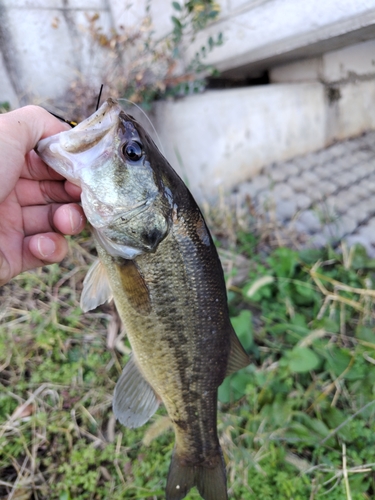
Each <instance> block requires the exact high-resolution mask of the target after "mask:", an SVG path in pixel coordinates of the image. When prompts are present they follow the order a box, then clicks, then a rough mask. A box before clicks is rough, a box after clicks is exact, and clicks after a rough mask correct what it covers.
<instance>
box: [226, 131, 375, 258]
mask: <svg viewBox="0 0 375 500" xmlns="http://www.w3.org/2000/svg"><path fill="white" fill-rule="evenodd" d="M235 196H236V197H237V200H238V199H244V198H245V197H250V199H251V200H252V202H253V203H254V205H255V207H256V208H257V210H258V211H260V212H264V213H267V212H269V211H270V210H272V211H273V213H274V214H275V217H276V219H277V221H278V224H279V225H280V226H281V227H285V228H287V227H288V228H293V229H294V230H295V231H296V232H297V234H299V235H300V236H301V237H302V241H304V242H305V244H306V245H309V246H317V247H319V246H323V245H325V244H326V243H331V244H333V245H336V244H337V243H339V241H341V240H345V241H346V242H347V244H348V246H351V245H353V244H355V243H360V244H361V245H363V246H364V247H365V248H366V250H367V252H368V254H369V255H370V256H371V257H375V131H372V132H368V133H366V134H363V135H362V136H360V137H357V138H355V139H350V140H347V141H342V142H337V143H335V144H334V145H332V146H330V147H328V148H326V149H324V150H321V151H318V152H315V153H310V154H308V155H305V156H299V157H297V158H294V159H292V160H290V161H287V162H283V163H275V164H272V165H268V166H267V167H265V168H263V170H262V172H261V173H260V174H259V175H258V176H257V177H255V178H254V179H253V180H252V181H249V182H244V183H242V184H241V185H240V186H238V189H237V190H236V194H235Z"/></svg>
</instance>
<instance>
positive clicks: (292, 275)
mask: <svg viewBox="0 0 375 500" xmlns="http://www.w3.org/2000/svg"><path fill="white" fill-rule="evenodd" d="M232 240H233V241H232V246H233V248H235V249H236V252H235V253H234V252H233V251H230V250H228V249H227V250H223V251H222V256H223V262H224V267H225V271H226V274H227V278H228V287H229V307H230V313H231V316H232V321H233V324H234V327H235V329H236V331H237V333H238V335H239V336H240V338H241V340H242V342H243V344H244V346H245V347H246V348H247V350H248V352H249V353H250V354H251V356H252V359H253V364H252V365H250V366H249V367H248V368H246V369H244V370H241V372H238V373H236V374H234V375H232V376H231V377H229V378H228V379H227V380H226V381H225V382H224V384H223V385H222V387H221V388H220V392H219V399H220V402H219V434H220V440H221V443H222V446H223V450H224V454H225V459H226V461H227V464H228V483H229V488H230V490H229V491H230V498H233V499H238V500H258V499H262V500H271V499H277V500H283V499H285V500H286V499H288V500H291V499H293V500H313V499H320V498H321V499H325V498H327V499H329V500H344V499H352V500H363V499H370V498H373V497H374V496H375V432H374V429H375V401H374V400H375V398H374V393H375V389H374V388H375V366H374V364H375V334H374V324H375V321H374V319H375V315H374V296H375V293H374V280H375V261H372V260H370V259H368V258H367V257H366V256H365V254H364V252H363V250H362V249H357V250H356V251H355V252H350V253H349V252H347V251H345V252H344V253H343V254H342V255H339V254H338V253H335V252H333V251H332V250H330V249H325V250H322V251H315V250H314V251H313V250H304V251H299V252H297V251H294V250H290V249H288V248H277V249H275V250H271V251H269V252H265V251H263V249H262V248H260V247H259V240H258V239H257V238H255V237H254V236H252V235H250V234H249V233H248V232H243V231H242V232H241V231H237V233H236V236H235V237H233V238H232ZM222 246H223V244H222ZM92 251H93V249H92V243H91V240H90V238H89V237H88V236H82V237H80V238H79V239H76V240H74V241H72V240H71V241H70V254H69V257H68V258H67V259H66V260H65V261H64V262H63V263H62V265H60V266H58V265H53V266H49V267H46V268H43V269H39V270H36V271H35V272H31V273H25V274H23V275H21V276H19V277H17V278H16V279H14V280H13V281H12V282H11V283H9V284H8V285H6V286H5V287H2V288H1V289H0V296H1V306H0V318H1V324H0V499H5V498H10V499H12V498H13V499H18V500H19V499H38V500H42V499H58V500H69V499H78V500H79V499H109V498H111V499H115V500H116V499H129V500H130V499H150V500H151V499H156V500H158V499H160V500H161V499H163V498H164V488H165V482H166V476H167V472H168V466H169V461H170V457H171V453H172V449H173V442H174V437H173V432H172V431H171V429H170V426H169V422H168V419H167V418H166V416H165V411H164V410H163V409H160V410H159V411H158V412H157V414H156V416H155V417H153V419H152V421H151V422H150V423H149V424H147V425H145V426H144V427H142V428H140V429H137V430H129V429H126V428H124V427H122V426H121V425H119V424H118V423H116V422H115V420H114V417H113V413H112V409H111V398H112V392H113V388H114V385H115V382H116V380H117V378H118V376H119V374H120V372H121V368H122V366H123V365H124V363H125V362H126V360H127V359H128V355H129V352H130V349H129V344H128V343H127V340H126V339H125V338H124V336H123V335H122V329H121V325H120V321H119V319H118V316H117V313H116V311H115V310H114V307H113V305H111V304H109V305H105V306H103V307H101V308H99V309H97V310H96V311H94V312H90V313H88V314H83V313H82V312H81V311H80V308H79V297H80V290H81V288H82V280H83V278H84V276H85V274H86V272H87V269H88V267H89V264H90V263H91V262H92V261H93V259H94V257H93V256H92V255H91V254H92ZM239 254H241V256H239ZM254 255H256V256H254ZM187 498H188V500H198V499H199V498H200V497H199V495H198V494H197V492H196V491H192V492H191V493H190V494H189V495H188V497H187Z"/></svg>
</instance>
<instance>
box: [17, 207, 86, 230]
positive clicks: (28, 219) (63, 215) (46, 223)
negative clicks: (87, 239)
mask: <svg viewBox="0 0 375 500" xmlns="http://www.w3.org/2000/svg"><path fill="white" fill-rule="evenodd" d="M22 217H23V226H24V234H25V235H26V236H31V235H34V234H38V233H47V232H56V231H58V232H61V233H63V234H69V235H73V234H78V233H79V232H81V231H82V230H83V228H84V227H85V223H86V218H85V216H84V213H83V210H82V207H80V206H79V205H77V204H75V203H70V204H64V205H59V204H57V203H51V204H49V205H35V206H27V207H23V208H22Z"/></svg>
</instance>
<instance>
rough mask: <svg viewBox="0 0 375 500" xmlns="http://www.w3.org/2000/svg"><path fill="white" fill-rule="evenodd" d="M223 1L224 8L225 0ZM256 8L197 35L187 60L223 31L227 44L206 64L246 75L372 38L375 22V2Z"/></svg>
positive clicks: (284, 0) (286, 2)
mask: <svg viewBox="0 0 375 500" xmlns="http://www.w3.org/2000/svg"><path fill="white" fill-rule="evenodd" d="M221 3H222V5H225V4H226V2H225V1H224V0H222V1H221ZM253 5H254V3H253V1H251V0H248V1H247V2H246V4H244V7H243V8H241V9H239V10H237V11H236V10H235V11H233V12H232V13H229V15H224V16H222V18H221V19H219V20H218V21H217V22H215V23H214V24H212V25H211V26H209V27H208V28H207V29H206V30H205V31H204V33H200V34H198V36H197V38H196V40H195V42H194V43H192V44H191V45H190V46H189V48H188V56H189V57H191V56H192V55H194V54H195V53H196V52H197V50H199V49H200V47H201V46H202V45H203V44H204V43H205V42H206V40H207V37H208V36H209V35H216V34H217V33H218V32H220V31H221V32H222V33H223V36H224V39H225V43H224V45H223V46H222V47H220V49H219V50H213V51H212V52H211V53H210V54H209V55H208V58H207V62H208V63H209V64H214V65H216V66H217V67H218V69H219V70H220V71H223V70H227V71H228V70H231V71H232V74H233V75H235V76H237V75H244V74H246V72H247V74H249V73H251V72H254V71H255V70H256V69H259V68H260V69H262V68H270V67H273V66H276V65H277V64H287V63H289V62H290V61H291V60H297V59H298V58H300V59H301V58H305V57H310V56H316V55H317V54H322V53H324V52H327V51H330V50H336V49H338V48H340V47H343V46H346V45H348V44H349V43H352V44H353V43H357V42H360V41H362V40H363V39H369V38H370V35H369V33H368V32H369V28H370V27H371V26H372V25H373V24H374V4H373V1H372V0H362V1H361V2H358V1H357V2H354V1H353V0H330V1H329V2H316V1H314V0H305V1H303V2H301V0H272V1H259V2H256V3H255V6H254V7H253ZM252 7H253V8H252ZM366 28H367V31H366ZM354 30H356V32H355V33H353V31H354ZM362 31H363V33H362Z"/></svg>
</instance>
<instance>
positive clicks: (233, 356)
mask: <svg viewBox="0 0 375 500" xmlns="http://www.w3.org/2000/svg"><path fill="white" fill-rule="evenodd" d="M249 364H250V357H249V355H248V354H247V353H246V351H245V349H244V348H243V347H242V344H241V342H240V340H239V338H238V337H237V335H236V332H235V331H234V330H233V328H232V331H231V334H230V354H229V359H228V365H227V371H226V374H225V376H226V377H227V376H228V375H230V374H231V373H235V372H236V371H238V370H241V368H245V367H246V366H247V365H249Z"/></svg>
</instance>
